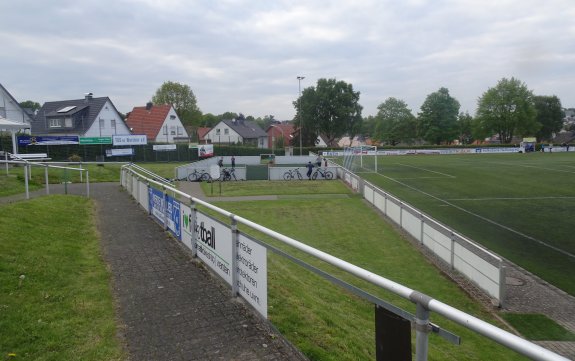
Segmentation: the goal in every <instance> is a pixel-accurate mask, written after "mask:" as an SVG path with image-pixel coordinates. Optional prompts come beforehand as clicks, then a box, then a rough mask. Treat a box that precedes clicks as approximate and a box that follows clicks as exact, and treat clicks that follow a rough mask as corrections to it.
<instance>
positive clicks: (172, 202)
mask: <svg viewBox="0 0 575 361" xmlns="http://www.w3.org/2000/svg"><path fill="white" fill-rule="evenodd" d="M166 220H167V222H168V229H169V230H170V232H172V234H173V235H174V236H175V237H176V238H177V239H181V234H182V233H181V230H180V202H179V201H177V200H176V199H174V198H172V197H170V196H167V197H166Z"/></svg>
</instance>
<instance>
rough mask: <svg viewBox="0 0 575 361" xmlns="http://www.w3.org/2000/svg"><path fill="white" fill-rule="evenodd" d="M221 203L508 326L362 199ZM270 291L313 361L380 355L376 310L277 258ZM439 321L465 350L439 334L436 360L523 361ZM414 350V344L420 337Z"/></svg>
mask: <svg viewBox="0 0 575 361" xmlns="http://www.w3.org/2000/svg"><path fill="white" fill-rule="evenodd" d="M219 205H220V206H222V207H223V208H224V209H226V210H228V211H231V212H233V213H235V214H238V215H240V216H242V217H245V218H248V219H250V220H253V221H256V222H258V223H260V224H263V225H265V226H267V227H269V228H271V229H274V230H276V231H279V232H281V233H283V234H285V235H287V236H290V237H293V238H295V239H297V240H300V241H302V242H304V243H306V244H308V245H310V246H313V247H316V248H318V249H320V250H322V251H325V252H327V253H329V254H332V255H334V256H336V257H339V258H342V259H344V260H346V261H348V262H350V263H352V264H355V265H357V266H360V267H362V268H365V269H367V270H370V271H372V272H374V273H376V274H379V275H382V276H383V277H386V278H389V279H391V280H394V281H396V282H399V283H401V284H404V285H406V286H408V287H411V288H413V289H417V290H419V291H421V292H424V293H426V294H428V295H430V296H432V297H435V298H437V299H438V300H441V301H443V302H445V303H447V304H449V305H451V306H454V307H456V308H458V309H461V310H463V311H465V312H468V313H470V314H473V315H475V316H476V317H479V318H481V319H484V320H487V321H488V322H491V323H494V324H496V325H498V326H501V325H500V324H498V323H497V321H496V320H495V319H494V318H493V317H492V316H491V315H490V314H489V313H488V312H486V311H485V310H484V309H483V308H482V307H481V306H480V305H478V304H477V303H476V302H474V301H473V300H472V299H470V298H469V297H468V296H467V295H466V294H465V293H464V292H463V291H461V290H460V289H459V288H458V287H457V286H456V285H455V284H453V283H452V282H451V281H449V280H448V279H446V278H445V277H444V276H443V275H442V274H441V273H440V272H439V271H438V270H437V269H436V268H435V267H433V266H432V265H431V264H430V263H428V262H427V261H426V260H425V258H424V257H423V256H422V255H421V254H420V253H419V252H418V251H416V250H415V249H413V248H412V246H411V245H410V244H409V243H408V242H407V241H405V240H404V239H402V238H401V237H400V236H399V235H398V234H397V233H396V232H395V231H394V230H393V228H392V227H391V226H389V225H387V224H386V223H385V222H384V221H383V220H382V219H381V217H379V216H378V215H377V214H376V213H375V212H374V211H373V210H372V209H370V208H369V207H367V206H366V205H365V203H364V202H363V201H361V200H360V199H358V198H348V199H322V200H321V201H316V200H279V201H273V202H238V203H223V202H222V203H219ZM242 229H243V228H242ZM245 231H247V232H248V233H253V234H254V235H255V236H256V237H257V238H260V239H265V240H266V241H267V242H270V243H271V244H274V245H276V246H278V248H281V249H284V250H288V251H289V253H290V254H294V255H297V256H298V257H299V258H301V259H303V260H305V261H307V262H309V263H311V264H314V265H315V266H317V267H320V268H322V269H324V270H326V271H329V272H330V273H333V274H335V275H337V276H338V277H339V278H341V279H343V280H346V281H348V282H350V283H353V284H355V285H358V286H361V287H362V288H364V289H366V290H368V291H369V292H371V293H373V294H375V295H377V296H379V297H380V298H382V299H384V300H387V301H390V302H392V303H393V304H395V305H396V306H399V307H401V308H404V309H406V310H408V311H409V312H412V313H414V312H415V307H414V305H413V304H412V303H411V302H409V301H406V300H403V299H401V298H400V297H398V296H395V295H393V294H390V293H389V292H387V291H382V290H381V289H379V288H378V287H375V286H372V285H371V284H368V283H367V282H365V281H361V280H357V279H355V278H354V277H352V276H349V275H348V274H346V273H345V272H342V271H339V270H337V269H335V268H334V267H332V266H330V265H326V264H324V263H323V262H320V261H316V260H314V259H313V258H311V257H309V256H307V255H304V254H302V253H301V252H299V251H297V250H293V249H290V247H288V246H285V245H282V244H279V242H277V241H273V240H270V239H268V238H266V237H263V236H262V235H258V234H257V233H255V232H253V231H249V230H245ZM268 289H269V301H268V302H269V318H270V320H272V322H273V323H274V325H276V326H277V327H278V328H279V330H280V331H281V332H282V333H283V334H284V335H286V337H287V338H288V339H289V340H291V341H292V342H293V343H294V344H296V346H297V347H298V348H300V349H301V350H302V351H303V352H304V353H305V354H306V355H307V356H308V357H309V358H310V359H312V360H358V359H373V358H374V357H375V349H374V348H375V346H374V337H375V335H374V310H373V307H374V306H373V305H371V304H369V303H367V302H365V301H362V300H360V299H358V298H357V297H356V296H354V295H351V294H349V293H348V292H347V291H345V290H342V289H340V288H339V287H336V286H333V285H331V284H330V283H328V282H327V281H324V280H322V279H321V278H319V277H318V276H316V275H314V274H312V273H310V272H309V271H306V270H303V269H302V268H301V267H299V266H296V265H294V264H293V263H291V262H290V261H288V260H285V259H283V258H281V257H280V256H278V255H275V254H272V253H269V257H268ZM432 321H433V322H435V323H437V324H439V325H440V326H441V327H444V328H446V329H447V330H450V331H452V332H454V333H456V334H458V335H460V336H461V337H462V339H463V342H462V345H460V346H453V345H451V344H449V343H447V342H446V341H444V340H443V339H441V338H440V337H438V336H436V335H432V336H431V341H430V357H429V359H430V360H477V359H489V358H493V359H522V357H520V356H519V355H517V354H516V353H515V352H512V351H510V350H507V349H505V348H504V347H502V346H499V345H497V344H496V343H494V342H492V341H489V340H488V339H486V338H484V337H482V336H480V335H477V334H475V333H473V332H471V331H469V330H467V329H465V328H464V327H462V326H459V325H457V324H455V323H453V322H450V321H448V320H446V319H444V318H443V317H440V316H438V315H435V314H434V315H432ZM412 337H414V336H413V335H412ZM412 344H413V345H415V341H414V339H413V341H412Z"/></svg>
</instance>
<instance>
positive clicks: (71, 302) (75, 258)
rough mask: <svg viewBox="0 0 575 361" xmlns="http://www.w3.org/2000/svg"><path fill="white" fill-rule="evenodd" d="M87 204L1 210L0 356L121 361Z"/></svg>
mask: <svg viewBox="0 0 575 361" xmlns="http://www.w3.org/2000/svg"><path fill="white" fill-rule="evenodd" d="M92 212H93V203H92V201H91V200H89V199H86V198H85V197H75V196H59V195H54V196H46V197H42V198H38V199H33V200H30V201H26V202H18V203H14V204H10V205H4V206H1V207H0V229H2V233H1V234H0V237H1V238H2V240H1V242H0V294H1V295H2V297H0V353H1V354H2V355H8V354H9V353H14V354H16V357H15V359H22V360H56V359H58V360H123V359H126V356H125V355H124V353H123V351H122V347H121V345H120V343H119V340H118V338H117V336H116V335H117V326H116V319H115V315H114V305H113V302H112V297H111V292H110V285H109V282H110V275H109V273H108V272H107V270H106V266H105V265H104V263H103V261H102V259H101V254H100V248H99V242H98V236H97V233H96V229H95V226H94V222H93V216H94V215H93V213H92Z"/></svg>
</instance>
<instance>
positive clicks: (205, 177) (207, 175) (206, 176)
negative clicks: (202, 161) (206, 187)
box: [200, 173, 212, 182]
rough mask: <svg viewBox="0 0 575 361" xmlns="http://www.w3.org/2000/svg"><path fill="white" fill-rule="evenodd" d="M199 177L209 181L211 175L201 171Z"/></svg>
mask: <svg viewBox="0 0 575 361" xmlns="http://www.w3.org/2000/svg"><path fill="white" fill-rule="evenodd" d="M200 179H201V180H203V181H204V182H207V181H210V180H211V179H212V177H210V175H209V174H208V173H203V174H202V177H201V178H200Z"/></svg>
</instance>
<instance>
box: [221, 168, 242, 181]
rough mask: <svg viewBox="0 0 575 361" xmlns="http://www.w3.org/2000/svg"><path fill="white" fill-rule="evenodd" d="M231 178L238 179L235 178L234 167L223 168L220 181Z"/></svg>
mask: <svg viewBox="0 0 575 361" xmlns="http://www.w3.org/2000/svg"><path fill="white" fill-rule="evenodd" d="M232 178H233V179H234V180H236V181H237V180H238V179H237V178H236V169H235V168H231V169H227V168H224V169H222V173H221V175H220V179H221V180H222V181H224V182H225V181H231V180H232Z"/></svg>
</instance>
